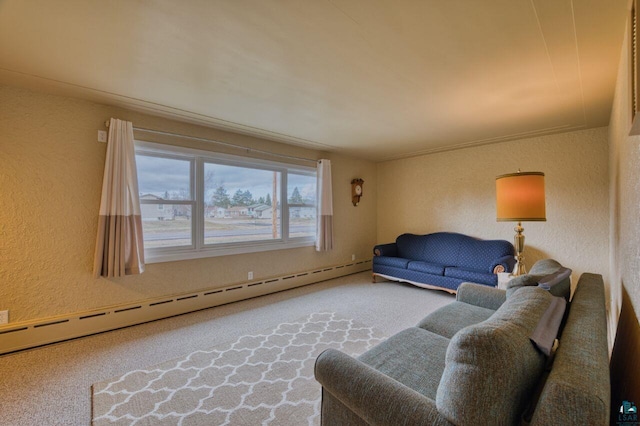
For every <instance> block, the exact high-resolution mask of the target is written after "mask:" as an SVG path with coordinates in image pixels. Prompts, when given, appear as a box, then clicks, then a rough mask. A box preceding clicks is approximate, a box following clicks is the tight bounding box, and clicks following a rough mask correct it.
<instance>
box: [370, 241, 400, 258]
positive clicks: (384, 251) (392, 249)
mask: <svg viewBox="0 0 640 426" xmlns="http://www.w3.org/2000/svg"><path fill="white" fill-rule="evenodd" d="M373 254H374V255H375V256H391V257H396V256H397V255H398V246H397V245H396V243H389V244H378V245H377V246H374V247H373Z"/></svg>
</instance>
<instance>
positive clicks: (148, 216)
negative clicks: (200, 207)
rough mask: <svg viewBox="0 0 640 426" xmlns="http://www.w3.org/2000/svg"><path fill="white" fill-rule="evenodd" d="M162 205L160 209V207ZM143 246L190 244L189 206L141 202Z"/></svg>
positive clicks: (156, 246)
mask: <svg viewBox="0 0 640 426" xmlns="http://www.w3.org/2000/svg"><path fill="white" fill-rule="evenodd" d="M160 206H162V209H160ZM140 210H141V212H142V233H143V235H144V246H145V248H158V247H178V246H190V245H191V244H192V241H191V206H187V205H184V204H168V203H164V204H141V205H140Z"/></svg>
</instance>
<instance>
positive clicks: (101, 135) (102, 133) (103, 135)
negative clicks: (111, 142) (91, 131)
mask: <svg viewBox="0 0 640 426" xmlns="http://www.w3.org/2000/svg"><path fill="white" fill-rule="evenodd" d="M98 142H107V131H106V130H98Z"/></svg>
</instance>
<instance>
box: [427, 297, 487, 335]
mask: <svg viewBox="0 0 640 426" xmlns="http://www.w3.org/2000/svg"><path fill="white" fill-rule="evenodd" d="M494 312H495V311H494V310H493V309H487V308H483V307H481V306H475V305H470V304H468V303H464V302H453V303H450V304H448V305H446V306H443V307H442V308H440V309H438V310H436V311H434V312H432V313H430V314H429V315H427V316H426V317H424V318H423V319H422V321H420V322H419V323H418V325H417V326H418V327H420V328H422V329H424V330H429V331H431V332H433V333H436V334H439V335H441V336H444V337H447V338H449V339H450V338H452V337H453V335H454V334H456V333H457V332H458V331H460V330H462V329H463V328H465V327H467V326H469V325H473V324H477V323H479V322H482V321H484V320H486V319H488V318H489V317H490V316H491V315H493V313H494Z"/></svg>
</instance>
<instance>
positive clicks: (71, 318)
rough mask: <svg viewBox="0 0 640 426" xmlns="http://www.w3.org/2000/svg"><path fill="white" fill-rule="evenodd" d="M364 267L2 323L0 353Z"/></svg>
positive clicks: (329, 268) (350, 265) (364, 264)
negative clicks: (32, 319)
mask: <svg viewBox="0 0 640 426" xmlns="http://www.w3.org/2000/svg"><path fill="white" fill-rule="evenodd" d="M368 269H371V260H362V261H353V262H350V263H346V264H343V265H334V266H327V267H323V268H318V269H313V270H310V271H305V272H298V273H295V274H288V275H283V276H279V277H272V278H267V279H263V280H257V281H247V282H244V283H238V284H235V285H230V286H228V287H222V288H210V289H204V290H199V291H195V292H190V293H181V294H175V295H170V296H164V297H159V298H154V299H148V300H145V301H142V302H137V303H128V304H122V305H117V306H110V307H106V308H102V309H96V310H91V311H85V312H78V313H74V314H69V315H61V316H56V317H50V318H44V319H39V320H34V321H24V322H16V323H13V324H6V325H2V326H0V355H1V354H6V353H9V352H15V351H19V350H22V349H28V348H33V347H37V346H42V345H46V344H49V343H55V342H61V341H64V340H69V339H74V338H77V337H82V336H88V335H91V334H96V333H101V332H104V331H110V330H116V329H118V328H123V327H128V326H131V325H136V324H142V323H145V322H149V321H154V320H158V319H162V318H168V317H172V316H175V315H181V314H185V313H188V312H194V311H198V310H201V309H206V308H212V307H214V306H219V305H224V304H226V303H231V302H237V301H239V300H244V299H250V298H252V297H256V296H262V295H265V294H270V293H275V292H278V291H282V290H288V289H291V288H295V287H300V286H303V285H307V284H312V283H317V282H320V281H324V280H328V279H332V278H338V277H341V276H344V275H350V274H354V273H357V272H362V271H366V270H368Z"/></svg>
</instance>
